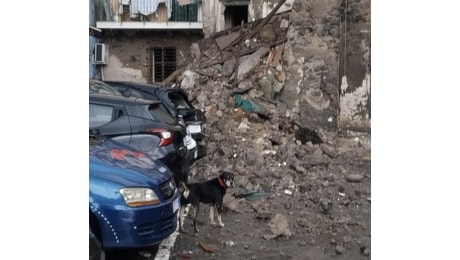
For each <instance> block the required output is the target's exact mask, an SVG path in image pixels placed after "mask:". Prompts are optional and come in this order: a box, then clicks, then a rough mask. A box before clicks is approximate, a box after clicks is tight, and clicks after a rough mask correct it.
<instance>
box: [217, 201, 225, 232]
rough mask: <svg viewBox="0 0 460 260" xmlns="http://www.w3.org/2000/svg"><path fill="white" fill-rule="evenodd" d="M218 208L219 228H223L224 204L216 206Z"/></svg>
mask: <svg viewBox="0 0 460 260" xmlns="http://www.w3.org/2000/svg"><path fill="white" fill-rule="evenodd" d="M216 208H217V221H218V222H219V226H221V227H223V226H224V223H223V222H222V202H220V203H218V204H217V205H216Z"/></svg>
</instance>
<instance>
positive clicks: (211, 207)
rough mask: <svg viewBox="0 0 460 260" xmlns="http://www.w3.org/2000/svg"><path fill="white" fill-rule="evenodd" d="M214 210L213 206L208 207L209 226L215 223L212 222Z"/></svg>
mask: <svg viewBox="0 0 460 260" xmlns="http://www.w3.org/2000/svg"><path fill="white" fill-rule="evenodd" d="M214 209H215V206H214V205H212V204H211V205H210V206H209V219H210V220H211V222H209V223H211V225H215V224H216V222H214Z"/></svg>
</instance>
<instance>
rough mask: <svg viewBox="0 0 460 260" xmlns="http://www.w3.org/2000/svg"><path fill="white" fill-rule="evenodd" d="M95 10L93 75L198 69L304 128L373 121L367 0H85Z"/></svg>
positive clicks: (138, 76)
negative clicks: (96, 37)
mask: <svg viewBox="0 0 460 260" xmlns="http://www.w3.org/2000/svg"><path fill="white" fill-rule="evenodd" d="M281 2H282V4H280V3H281ZM274 9H276V15H275V13H273V10H274ZM91 10H92V12H93V16H94V17H95V21H96V24H95V27H96V28H97V29H98V30H100V31H101V33H100V40H99V43H100V45H99V47H100V48H99V49H101V48H102V49H103V50H105V52H103V53H100V51H99V53H96V52H95V50H96V48H94V50H93V51H92V52H91V48H90V56H91V54H92V55H94V56H95V57H96V56H97V55H99V56H97V57H98V58H99V62H98V63H97V64H96V67H97V69H98V70H97V71H98V73H94V76H93V77H94V78H99V79H104V80H126V81H138V82H148V83H152V82H166V83H180V82H181V81H182V82H183V81H184V79H186V80H189V78H187V75H195V76H193V77H195V78H196V81H194V84H195V85H199V84H205V83H206V82H209V81H213V80H218V81H221V82H226V84H227V85H229V86H233V87H234V88H235V90H234V91H233V92H235V93H236V94H237V95H234V99H235V104H237V105H244V104H246V106H250V107H251V109H253V110H254V107H256V105H257V104H256V105H255V103H249V104H248V103H244V102H243V101H245V99H244V95H249V96H251V97H254V95H256V96H258V97H260V98H261V99H264V100H265V101H266V103H267V102H268V103H269V106H270V107H273V106H274V107H275V109H276V110H277V111H278V112H277V113H279V115H280V116H282V117H285V118H288V119H289V121H290V122H294V123H295V125H296V126H297V127H298V128H299V129H300V130H302V129H305V130H306V131H314V132H317V131H318V130H319V129H322V130H326V131H331V132H335V131H336V130H337V128H341V129H352V130H358V131H368V130H370V0H330V1H315V0H303V1H301V0H251V1H249V0H248V1H245V0H239V1H232V0H216V1H207V0H90V11H91ZM268 16H270V19H264V18H267V17H268ZM241 24H243V27H242V28H243V29H241ZM243 36H247V37H246V38H244V37H243ZM238 40H241V41H238ZM213 44H214V45H213ZM245 45H246V47H245ZM101 46H102V47H101ZM206 48H207V49H206ZM229 54H231V56H232V58H229V57H230V56H229ZM236 54H238V55H236ZM235 56H238V59H237V60H236V61H237V63H238V65H237V66H235V65H236V64H235V59H234V57H235ZM248 57H251V59H248ZM93 60H94V58H93ZM250 60H252V61H254V64H247V63H250ZM263 68H264V69H263ZM245 69H246V70H248V71H246V72H244V73H243V71H244V70H245ZM225 70H226V71H225ZM268 71H270V72H268ZM235 72H236V75H238V76H239V77H237V82H235V76H234V75H235ZM264 73H268V74H264ZM185 74H187V75H185ZM256 74H257V75H256ZM216 77H219V78H216ZM248 81H252V83H248ZM208 84H209V83H208ZM251 84H252V85H253V86H250V85H251ZM179 85H180V84H179ZM184 85H185V84H184ZM210 85H212V84H210ZM195 87H196V86H195ZM249 88H252V89H253V90H254V91H255V92H254V91H253V92H252V93H249V91H246V90H248V89H249ZM257 91H259V92H260V94H257V93H258V92H257ZM254 93H256V94H254ZM270 93H271V94H270ZM238 102H239V103H238ZM261 105H262V107H263V104H261ZM256 109H258V108H256Z"/></svg>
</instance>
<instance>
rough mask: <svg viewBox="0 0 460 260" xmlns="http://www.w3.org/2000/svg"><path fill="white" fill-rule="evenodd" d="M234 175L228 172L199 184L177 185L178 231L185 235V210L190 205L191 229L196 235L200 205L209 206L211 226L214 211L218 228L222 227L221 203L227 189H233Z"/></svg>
mask: <svg viewBox="0 0 460 260" xmlns="http://www.w3.org/2000/svg"><path fill="white" fill-rule="evenodd" d="M234 179H235V175H234V174H233V173H231V172H228V171H223V172H222V174H221V175H220V176H219V177H216V178H214V179H211V180H208V181H206V182H200V183H190V184H185V183H184V182H182V183H181V184H180V185H179V190H180V192H181V195H182V197H181V208H180V213H179V214H180V215H179V231H180V232H183V233H186V232H185V230H184V228H183V225H184V219H185V209H186V207H187V205H189V204H190V205H192V207H193V208H194V214H193V227H194V230H195V232H196V233H198V228H197V225H196V218H197V216H198V212H199V210H200V203H204V204H209V207H210V208H209V218H210V220H211V224H212V225H214V224H215V222H214V211H215V212H216V215H217V221H218V222H219V226H221V227H223V226H224V223H223V222H222V202H223V199H224V195H225V193H226V191H227V188H228V187H233V181H234Z"/></svg>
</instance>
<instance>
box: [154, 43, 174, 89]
mask: <svg viewBox="0 0 460 260" xmlns="http://www.w3.org/2000/svg"><path fill="white" fill-rule="evenodd" d="M150 53H151V55H152V56H151V57H152V59H151V61H152V63H153V64H151V65H152V66H151V69H152V70H151V71H152V74H151V75H152V82H162V81H163V80H165V79H166V78H167V77H168V76H169V75H171V74H172V73H173V72H174V71H175V70H176V48H175V47H153V48H151V52H150Z"/></svg>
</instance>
